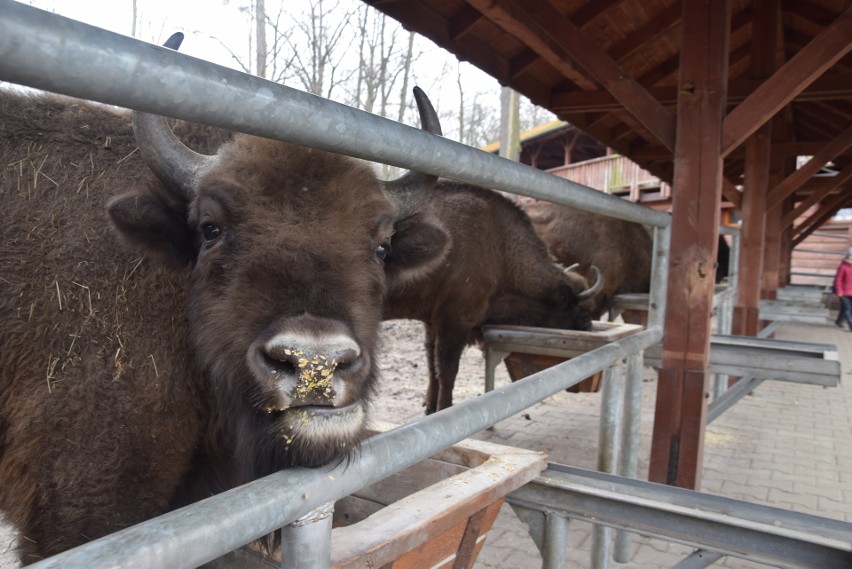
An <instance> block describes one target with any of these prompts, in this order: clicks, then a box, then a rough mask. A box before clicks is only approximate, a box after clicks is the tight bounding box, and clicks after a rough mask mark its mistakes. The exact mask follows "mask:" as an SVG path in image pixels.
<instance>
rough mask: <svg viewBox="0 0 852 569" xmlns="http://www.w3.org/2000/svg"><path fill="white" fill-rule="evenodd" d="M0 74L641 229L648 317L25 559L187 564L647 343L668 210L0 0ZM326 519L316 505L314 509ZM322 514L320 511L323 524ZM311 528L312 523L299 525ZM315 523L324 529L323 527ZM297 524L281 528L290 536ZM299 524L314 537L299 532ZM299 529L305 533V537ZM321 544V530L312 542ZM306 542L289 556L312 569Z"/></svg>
mask: <svg viewBox="0 0 852 569" xmlns="http://www.w3.org/2000/svg"><path fill="white" fill-rule="evenodd" d="M0 80H2V81H9V82H13V83H18V84H21V85H25V86H30V87H35V88H39V89H43V90H47V91H52V92H57V93H61V94H65V95H71V96H75V97H80V98H84V99H91V100H95V101H99V102H102V103H107V104H113V105H118V106H122V107H127V108H132V109H136V110H140V111H145V112H150V113H156V114H161V115H165V116H169V117H173V118H179V119H183V120H187V121H192V122H199V123H205V124H210V125H215V126H219V127H222V128H225V129H230V130H234V131H240V132H246V133H249V134H254V135H258V136H263V137H268V138H273V139H277V140H283V141H286V142H291V143H295V144H301V145H305V146H310V147H314V148H319V149H322V150H327V151H331V152H337V153H341V154H346V155H350V156H354V157H357V158H362V159H366V160H373V161H378V162H383V163H387V164H391V165H394V166H399V167H403V168H408V169H414V170H419V171H424V172H428V173H432V174H438V175H444V176H447V177H451V178H455V179H458V180H462V181H465V182H469V183H473V184H477V185H482V186H486V187H491V188H494V189H497V190H501V191H507V192H511V193H516V194H520V195H525V196H528V197H532V198H537V199H543V200H548V201H552V202H556V203H562V204H566V205H570V206H573V207H577V208H580V209H584V210H587V211H592V212H595V213H600V214H604V215H608V216H610V217H616V218H619V219H625V220H628V221H634V222H637V223H642V224H646V225H652V226H654V236H655V239H654V265H653V269H652V278H653V280H652V283H653V284H652V291H653V292H652V293H651V295H650V301H649V327H648V330H646V331H644V332H639V333H637V334H635V335H634V336H631V337H628V338H625V339H623V340H619V341H617V342H614V343H612V344H609V345H607V346H603V347H600V348H598V349H596V350H594V351H592V352H589V353H586V354H583V355H580V356H577V357H575V358H574V359H572V360H571V361H570V362H566V363H564V364H560V365H558V366H556V367H554V368H551V369H549V370H546V371H543V372H540V373H538V374H536V375H534V376H531V377H529V378H527V379H525V380H524V381H521V382H518V383H516V384H513V385H510V386H506V387H504V388H501V389H498V390H495V391H493V392H491V393H490V394H488V395H485V396H482V397H480V398H478V399H477V400H472V401H469V402H466V403H462V404H459V405H456V406H455V407H452V408H450V409H448V410H445V411H442V412H441V413H439V414H436V415H433V416H430V417H427V418H424V419H422V420H420V421H418V422H416V423H413V424H410V425H406V426H404V427H401V428H399V429H396V430H394V431H392V432H389V433H386V434H382V435H378V436H376V437H373V438H371V439H369V440H368V441H366V442H365V443H364V444H363V445H362V447H361V449H360V451H359V453H358V454H357V456H356V457H354V458H353V459H352V460H351V461H350V462H347V463H345V464H340V465H329V466H326V467H323V468H318V469H312V470H309V469H293V470H288V471H286V472H280V473H276V474H273V475H271V476H269V477H266V478H264V479H261V480H258V481H255V482H253V483H250V484H248V485H246V486H243V487H240V488H236V489H234V490H231V491H229V492H226V493H223V494H220V495H217V496H214V497H212V498H209V499H207V500H204V501H202V502H199V503H196V504H193V505H191V506H188V507H186V508H183V509H181V510H177V511H174V512H171V513H169V514H166V515H165V516H162V517H160V518H157V519H154V520H149V521H148V522H145V523H143V524H140V525H138V526H134V527H133V528H128V529H126V530H123V531H121V532H117V533H115V534H113V535H110V536H107V537H105V538H102V539H100V540H97V541H95V542H92V543H90V544H86V545H84V546H81V547H80V548H77V549H74V550H71V551H68V552H65V553H63V554H60V555H58V556H56V557H53V558H51V559H48V560H45V561H43V562H41V563H38V564H36V565H33V567H66V566H83V567H97V566H102V565H109V566H112V567H195V566H197V565H199V564H202V563H205V562H207V561H210V560H212V559H215V558H216V557H219V556H220V555H223V554H225V553H227V552H229V551H231V550H233V549H235V548H237V547H240V546H242V545H243V544H245V543H248V542H250V541H252V540H254V539H257V538H259V537H261V536H263V535H266V534H268V533H270V532H272V531H275V530H276V529H278V528H281V527H282V526H284V525H286V524H288V523H290V522H292V521H294V520H296V519H299V518H301V519H302V520H303V521H304V520H306V519H310V518H305V516H306V515H307V514H309V513H310V512H313V511H314V510H316V509H317V508H327V507H328V506H327V504H328V503H330V502H332V501H334V500H336V499H339V498H342V497H344V496H347V495H349V494H351V493H352V492H354V491H356V490H358V489H359V488H361V487H363V486H366V485H368V484H371V483H374V482H376V481H378V480H381V479H383V478H385V477H387V476H388V475H390V474H392V473H394V472H397V471H399V470H401V469H403V468H405V467H407V466H410V465H412V464H414V463H416V462H417V461H419V460H421V459H422V458H424V457H427V456H429V455H431V454H434V453H435V452H437V451H439V450H441V449H443V448H445V447H448V446H450V445H452V444H454V443H456V442H458V441H459V440H461V439H463V438H465V437H467V436H470V435H471V434H473V433H476V432H478V431H480V430H482V429H484V428H486V427H488V426H490V425H492V424H494V423H496V422H498V421H500V420H502V419H505V418H507V417H509V416H511V415H514V414H516V413H518V412H520V411H522V410H524V409H525V408H527V407H529V406H531V405H533V404H535V403H536V402H538V401H540V400H542V399H544V398H546V397H548V396H550V395H552V394H554V393H556V392H559V391H561V390H562V389H565V388H567V387H570V386H571V385H574V384H576V383H578V382H579V381H581V380H582V379H583V378H585V377H587V376H588V375H590V374H592V373H595V372H597V371H599V370H601V369H603V368H606V367H608V366H610V365H612V364H616V365H619V364H618V362H621V361H623V360H625V359H626V358H630V357H632V356H635V355H636V354H640V353H642V351H643V350H645V349H646V348H648V347H650V346H653V345H655V344H657V343H659V342H660V340H661V338H662V330H661V327H660V326H661V323H662V317H663V309H664V303H665V296H666V283H667V278H666V271H667V267H668V242H669V235H670V216H669V215H668V214H666V213H662V212H658V211H654V210H652V209H649V208H646V207H644V206H640V205H637V204H633V203H630V202H627V201H624V200H621V199H619V198H616V197H613V196H608V195H605V194H603V193H601V192H598V191H596V190H593V189H591V188H586V187H584V186H581V185H579V184H575V183H572V182H570V181H567V180H564V179H559V178H556V177H554V176H552V175H550V174H546V173H544V172H541V171H538V170H535V169H533V168H530V167H528V166H525V165H521V164H517V163H514V162H510V161H507V160H504V159H501V158H499V157H496V156H493V155H490V154H487V153H484V152H480V151H478V150H476V149H472V148H470V147H467V146H465V145H462V144H459V143H456V142H453V141H450V140H447V139H444V138H441V137H437V136H434V135H431V134H429V133H426V132H424V131H422V130H419V129H416V128H412V127H408V126H404V125H401V124H398V123H395V122H393V121H390V120H387V119H384V118H381V117H378V116H375V115H371V114H369V113H366V112H363V111H359V110H356V109H353V108H350V107H347V106H344V105H341V104H337V103H334V102H332V101H328V100H325V99H322V98H319V97H315V96H313V95H309V94H306V93H303V92H300V91H297V90H294V89H291V88H288V87H286V86H283V85H279V84H275V83H271V82H268V81H266V80H263V79H260V78H257V77H253V76H250V75H246V74H244V73H241V72H237V71H234V70H230V69H227V68H224V67H220V66H216V65H213V64H210V63H207V62H204V61H201V60H198V59H195V58H191V57H188V56H185V55H183V54H180V53H176V52H174V51H171V50H168V49H166V48H162V47H158V46H153V45H150V44H146V43H143V42H140V41H137V40H134V39H131V38H127V37H124V36H121V35H118V34H114V33H111V32H108V31H106V30H102V29H99V28H95V27H92V26H88V25H86V24H82V23H80V22H76V21H74V20H70V19H67V18H63V17H61V16H57V15H55V14H50V13H47V12H43V11H41V10H37V9H35V8H32V7H29V6H25V5H23V4H20V3H17V2H13V1H11V0H0ZM314 517H315V518H316V519H318V520H325V519H327V516H325V515H324V512H320V513H319V514H316V515H315V516H314ZM322 523H325V522H322ZM309 529H312V528H309ZM327 531H328V530H327V529H323V530H322V532H323V534H322V535H323V536H327ZM299 533H300V531H295V532H293V531H290V532H289V533H288V534H287V535H286V536H285V541H287V539H286V538H287V537H288V536H290V537H293V536H295V537H294V539H295V540H296V541H297V542H299V543H300V544H303V543H302V542H303V541H304V540H303V539H301V538H299V537H298V534H299ZM307 533H308V534H309V535H312V536H315V535H316V534H314V533H313V532H311V531H308V532H307ZM311 539H315V537H312V538H311ZM316 541H317V544H318V545H319V546H320V547H319V549H323V547H324V545H326V542H325V539H324V538H323V539H318V540H316ZM325 562H326V560H325V559H323V558H322V556H317V555H316V550H313V551H312V552H309V553H308V554H307V555H306V556H305V557H299V558H296V559H293V563H294V564H295V565H296V566H299V567H308V566H320V567H322V566H324V564H326V563H325Z"/></svg>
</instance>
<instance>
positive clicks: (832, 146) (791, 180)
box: [766, 126, 852, 209]
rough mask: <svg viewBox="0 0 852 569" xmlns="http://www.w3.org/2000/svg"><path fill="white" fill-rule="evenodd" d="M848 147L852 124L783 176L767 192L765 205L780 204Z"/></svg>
mask: <svg viewBox="0 0 852 569" xmlns="http://www.w3.org/2000/svg"><path fill="white" fill-rule="evenodd" d="M850 147H852V126H850V127H849V128H847V129H846V130H845V131H843V133H842V134H841V135H840V136H838V137H837V138H835V139H834V140H832V141H831V142H829V143H828V144H826V145H825V146H824V147H823V148H822V150H820V151H819V152H818V153H816V154H814V156H813V157H812V158H811V159H810V160H808V162H807V163H806V164H804V165H803V166H802V167H801V168H799V169H798V170H796V171H795V172H793V173H792V174H790V175H789V176H787V177H786V178H784V180H783V181H782V182H781V183H780V184H778V186H776V187H775V188H774V189H773V190H771V191H770V192H769V199H768V200H767V202H766V207H767V208H769V209H772V208H774V207H778V206H779V205H781V203H783V202H784V200H785V199H787V198H788V197H789V196H791V195H793V194H794V193H795V191H796V190H797V189H799V188H800V187H801V186H802V185H804V183H805V182H807V181H808V180H810V179H811V178H812V177H813V175H814V174H816V173H817V172H819V170H820V168H822V167H823V166H825V165H826V164H827V163H828V162H829V161H830V160H833V159H834V158H836V157H837V156H838V155H839V154H841V153H842V152H845V151H846V150H847V149H848V148H850Z"/></svg>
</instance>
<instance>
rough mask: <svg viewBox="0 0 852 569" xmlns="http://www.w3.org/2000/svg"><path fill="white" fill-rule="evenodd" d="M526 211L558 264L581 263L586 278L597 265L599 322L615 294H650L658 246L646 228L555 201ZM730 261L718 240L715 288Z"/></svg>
mask: <svg viewBox="0 0 852 569" xmlns="http://www.w3.org/2000/svg"><path fill="white" fill-rule="evenodd" d="M523 208H524V211H526V213H527V215H529V217H530V219H531V220H532V222H533V226H534V227H535V231H536V233H538V235H539V236H540V237H541V238H542V240H543V241H544V243H545V244H546V245H547V248H548V250H549V251H550V253H551V254H552V255H553V256H554V257H556V259H557V260H558V261H559V262H560V263H564V264H565V265H573V264H574V263H579V264H580V267H579V270H580V271H581V272H583V273H587V272H588V270H589V267H590V266H591V265H594V266H596V267H598V269H600V271H601V273H603V277H604V283H605V284H604V287H603V290H602V291H601V292H600V293H599V294H598V295H597V296H596V297H595V301H594V304H593V306H592V308H591V311H592V314H593V316H594V317H595V318H598V317H600V316H602V315H603V314H604V313H606V312H607V311H608V310H609V308H610V307H611V306H612V301H613V298H614V297H615V295H617V294H626V293H631V292H642V293H644V292H648V291H649V290H650V287H651V264H652V261H653V256H652V253H653V246H654V242H653V239H652V237H651V234H650V232H649V231H648V230H647V229H646V228H645V227H643V226H642V225H640V224H638V223H631V222H629V221H623V220H620V219H615V218H613V217H607V216H603V215H598V214H596V213H591V212H588V211H583V210H579V209H575V208H572V207H568V206H565V205H560V204H555V203H551V202H528V203H525V204H524V205H523ZM728 256H729V248H728V244H727V242H726V241H725V239H724V238H723V237H721V236H720V237H719V249H718V254H717V257H716V258H717V267H716V283H719V282H720V281H721V280H722V279H723V278H724V277H725V276H726V275H727V274H728Z"/></svg>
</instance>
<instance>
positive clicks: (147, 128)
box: [133, 33, 216, 201]
mask: <svg viewBox="0 0 852 569" xmlns="http://www.w3.org/2000/svg"><path fill="white" fill-rule="evenodd" d="M182 41H183V34H182V33H176V34H173V35H172V36H171V37H170V38H169V39H168V40H167V41H166V43H165V44H163V45H164V46H165V47H168V48H170V49H175V50H176V49H177V48H178V47H180V44H181V42H182ZM133 133H134V135H135V136H136V144H137V145H139V150H140V151H141V153H142V158H143V159H144V160H145V163H146V164H147V165H148V167H149V168H150V169H151V170H152V171H153V172H154V174H155V175H156V176H157V178H159V179H160V181H161V182H163V183H164V184H166V185H167V186H169V187H170V188H173V189H174V190H175V191H177V192H178V193H179V194H180V196H181V197H182V198H183V199H184V200H186V201H190V200H192V198H193V197H194V195H195V188H196V187H197V182H198V178H199V177H200V176H201V174H203V173H204V171H206V170H207V169H209V167H210V165H211V164H212V163H213V162H214V161H215V159H216V157H215V156H208V155H206V154H199V153H197V152H195V151H194V150H191V149H190V148H188V147H187V146H186V145H184V144H183V143H182V142H181V141H180V140H178V137H177V136H175V134H174V132H172V129H171V127H169V123H168V122H167V121H166V118H165V117H162V116H159V115H152V114H148V113H141V112H137V111H134V112H133Z"/></svg>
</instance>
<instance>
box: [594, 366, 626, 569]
mask: <svg viewBox="0 0 852 569" xmlns="http://www.w3.org/2000/svg"><path fill="white" fill-rule="evenodd" d="M602 382H603V388H602V389H601V416H600V430H599V432H598V471H600V472H606V473H607V474H615V471H616V469H617V468H618V455H619V454H620V452H619V450H620V449H619V446H620V445H619V442H620V441H619V434H620V424H619V418H620V417H621V414H622V409H623V407H624V386H625V381H624V365H622V363H621V362H616V363H614V364H613V365H611V366H610V367H608V368H606V369H605V370H604V374H603V379H602ZM612 535H613V533H612V529H611V528H608V527H606V526H602V525H595V526H594V528H593V529H592V551H591V566H592V569H607V567H609V552H610V550H611V549H612Z"/></svg>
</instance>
